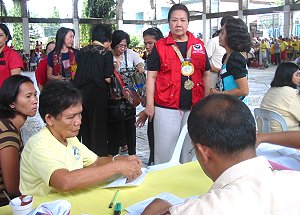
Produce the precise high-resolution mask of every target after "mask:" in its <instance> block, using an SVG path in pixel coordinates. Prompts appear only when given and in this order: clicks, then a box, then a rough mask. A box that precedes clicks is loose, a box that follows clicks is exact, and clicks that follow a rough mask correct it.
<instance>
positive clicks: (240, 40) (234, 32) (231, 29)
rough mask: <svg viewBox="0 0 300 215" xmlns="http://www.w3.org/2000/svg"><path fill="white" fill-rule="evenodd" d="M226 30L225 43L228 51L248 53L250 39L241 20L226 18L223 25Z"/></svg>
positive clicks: (250, 44)
mask: <svg viewBox="0 0 300 215" xmlns="http://www.w3.org/2000/svg"><path fill="white" fill-rule="evenodd" d="M224 27H225V29H226V43H227V45H228V47H229V48H230V49H232V50H233V51H237V52H249V51H250V49H251V47H252V39H251V36H250V33H249V32H248V27H247V25H246V23H245V22H244V21H243V20H242V19H239V18H238V19H236V18H228V19H226V23H225V25H224Z"/></svg>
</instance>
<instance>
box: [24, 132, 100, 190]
mask: <svg viewBox="0 0 300 215" xmlns="http://www.w3.org/2000/svg"><path fill="white" fill-rule="evenodd" d="M67 142H68V145H67V146H65V145H63V144H62V143H60V142H59V141H58V140H57V139H56V138H55V137H54V136H53V135H52V134H51V132H50V131H49V130H48V128H46V127H45V128H43V129H42V130H41V131H39V132H38V133H37V134H35V135H33V136H32V137H31V138H30V139H29V140H28V142H27V144H26V145H25V148H24V150H23V152H22V155H21V166H20V191H21V193H22V194H29V195H47V194H48V193H49V192H51V191H54V188H52V187H50V186H49V183H50V177H51V175H52V173H53V172H54V171H55V170H58V169H68V170H69V171H73V170H76V169H82V168H84V167H86V166H89V165H91V164H93V163H94V162H95V161H96V160H97V155H96V154H95V153H94V152H92V151H90V150H89V149H88V148H87V147H86V146H85V145H83V144H82V143H80V142H79V140H78V139H77V137H72V138H68V139H67Z"/></svg>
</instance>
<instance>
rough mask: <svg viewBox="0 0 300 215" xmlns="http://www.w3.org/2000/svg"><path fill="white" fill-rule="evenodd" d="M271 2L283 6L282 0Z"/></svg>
mask: <svg viewBox="0 0 300 215" xmlns="http://www.w3.org/2000/svg"><path fill="white" fill-rule="evenodd" d="M272 4H273V5H276V6H283V5H284V0H275V1H274V2H273V3H272Z"/></svg>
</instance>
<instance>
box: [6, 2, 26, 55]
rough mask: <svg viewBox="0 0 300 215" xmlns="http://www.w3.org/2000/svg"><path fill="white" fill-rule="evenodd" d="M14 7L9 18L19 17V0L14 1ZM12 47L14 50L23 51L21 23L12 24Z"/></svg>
mask: <svg viewBox="0 0 300 215" xmlns="http://www.w3.org/2000/svg"><path fill="white" fill-rule="evenodd" d="M13 2H14V6H13V8H12V10H11V11H10V14H9V15H11V16H16V17H21V2H20V0H14V1H13ZM12 45H13V47H14V49H16V50H21V49H23V29H22V24H21V23H14V24H13V40H12Z"/></svg>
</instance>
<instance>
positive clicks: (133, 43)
mask: <svg viewBox="0 0 300 215" xmlns="http://www.w3.org/2000/svg"><path fill="white" fill-rule="evenodd" d="M141 46H142V45H141V40H140V39H139V38H138V37H137V36H131V37H130V44H129V48H136V47H141Z"/></svg>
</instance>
